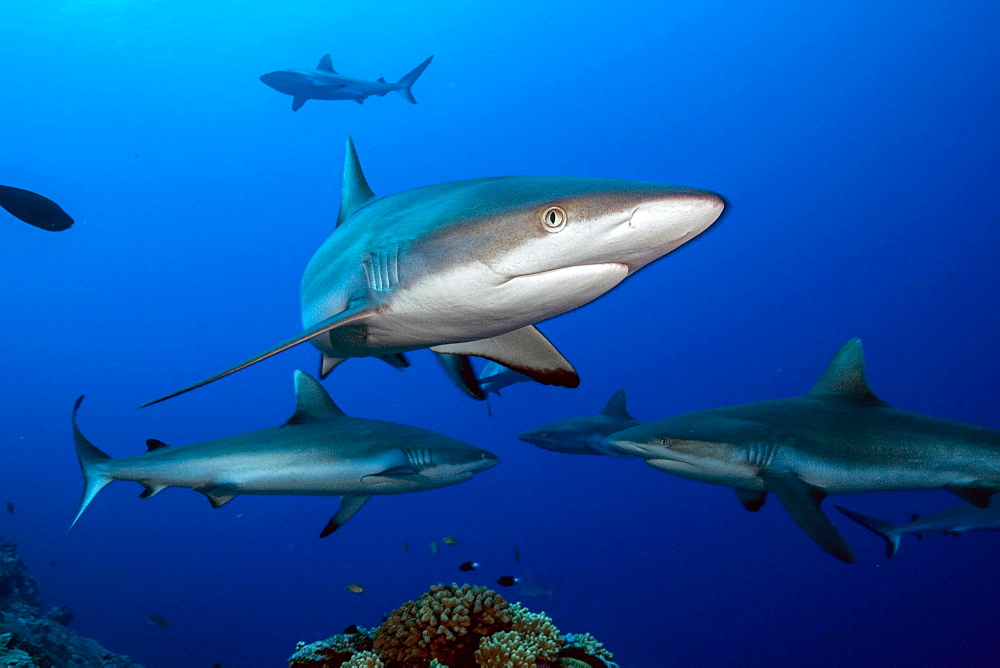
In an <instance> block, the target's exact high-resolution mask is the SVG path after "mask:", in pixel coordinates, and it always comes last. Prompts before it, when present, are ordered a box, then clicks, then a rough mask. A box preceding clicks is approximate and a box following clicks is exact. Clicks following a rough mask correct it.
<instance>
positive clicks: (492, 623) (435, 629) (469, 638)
mask: <svg viewBox="0 0 1000 668" xmlns="http://www.w3.org/2000/svg"><path fill="white" fill-rule="evenodd" d="M509 608H510V606H509V605H508V604H507V601H505V600H504V598H503V597H502V596H500V594H497V593H496V592H494V591H492V590H490V589H487V588H486V587H479V586H475V585H462V586H461V587H459V586H458V585H457V584H452V585H451V586H450V587H449V586H445V585H434V586H432V587H431V588H430V591H429V592H427V593H426V594H423V595H422V596H420V598H418V599H417V600H415V601H410V602H408V603H404V604H403V605H402V606H401V607H399V608H398V609H396V610H394V611H393V612H392V614H391V615H389V618H388V619H387V620H386V621H385V622H384V623H383V624H382V626H380V627H379V628H378V630H376V631H375V644H374V648H375V651H376V652H378V653H379V655H380V656H381V657H382V659H383V660H384V661H385V662H386V666H387V667H388V668H397V667H406V668H410V667H413V666H427V665H428V664H429V663H430V661H431V660H432V659H437V660H438V661H440V662H441V663H443V664H444V665H446V666H449V668H466V667H467V666H468V667H472V666H476V665H477V664H476V660H475V654H476V650H477V649H478V648H479V641H480V640H481V639H482V638H483V637H485V636H490V635H493V634H494V633H496V632H498V631H507V630H509V629H510V627H511V620H512V614H511V612H510V610H509Z"/></svg>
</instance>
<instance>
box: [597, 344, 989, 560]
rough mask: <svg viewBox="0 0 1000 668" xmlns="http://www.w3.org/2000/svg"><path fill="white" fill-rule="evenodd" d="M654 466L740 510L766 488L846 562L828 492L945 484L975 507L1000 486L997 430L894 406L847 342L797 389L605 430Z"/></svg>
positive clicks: (756, 502)
mask: <svg viewBox="0 0 1000 668" xmlns="http://www.w3.org/2000/svg"><path fill="white" fill-rule="evenodd" d="M608 441H609V443H610V445H611V446H612V447H614V448H616V449H618V450H620V451H622V452H625V453H628V454H633V455H638V456H640V457H644V458H645V459H646V463H648V464H649V465H650V466H652V467H653V468H656V469H659V470H661V471H666V472H668V473H673V474H675V475H679V476H682V477H685V478H690V479H692V480H700V481H703V482H709V483H713V484H716V485H725V486H728V487H732V488H734V489H735V490H736V494H737V496H738V498H739V499H740V501H741V502H742V503H743V505H744V506H745V507H746V508H747V509H748V510H759V509H760V507H761V506H762V505H763V503H764V500H765V499H766V497H767V494H768V493H773V494H774V495H775V496H777V497H778V499H779V500H780V501H781V503H782V504H783V505H784V507H785V508H786V509H787V510H788V512H789V513H790V514H791V516H792V518H793V519H794V520H795V521H796V523H798V525H799V526H800V527H801V528H802V529H803V530H804V531H805V532H806V533H807V534H808V535H809V537H810V538H812V539H813V540H814V541H816V543H818V544H819V545H820V547H822V548H823V549H824V550H826V551H827V552H829V553H830V554H831V555H833V556H834V557H836V558H838V559H840V560H842V561H845V562H852V561H854V555H853V553H852V552H851V549H850V547H849V546H848V545H847V542H846V541H845V540H844V539H843V537H842V536H841V535H840V534H839V533H838V532H837V530H836V528H835V527H834V526H833V524H832V523H831V522H830V520H829V518H828V517H827V516H826V515H825V514H824V513H823V511H822V509H821V508H820V503H821V502H822V500H823V499H824V498H826V497H827V496H828V495H830V494H857V493H861V492H890V491H901V490H920V489H936V488H944V489H948V490H950V491H952V492H954V493H955V494H956V495H958V496H959V497H961V498H962V499H964V500H966V501H968V502H970V503H973V504H975V505H977V506H979V507H986V506H987V505H988V503H989V498H990V497H991V496H992V495H993V494H995V493H996V492H997V491H998V490H1000V431H995V430H993V429H987V428H985V427H979V426H974V425H968V424H962V423H959V422H951V421H948V420H942V419H939V418H934V417H929V416H925V415H918V414H916V413H907V412H905V411H901V410H899V409H896V408H892V407H891V406H889V405H888V404H886V403H885V402H884V401H882V400H881V399H879V398H878V397H877V396H875V394H874V393H872V391H871V389H870V388H869V387H868V382H867V380H866V379H865V366H864V357H863V355H862V350H861V341H860V340H858V339H852V340H850V341H848V342H847V343H846V344H845V345H844V346H843V347H842V348H841V349H840V351H839V352H838V353H837V354H836V355H835V356H834V358H833V360H832V361H831V362H830V363H829V365H828V366H827V368H826V371H825V372H824V373H823V376H822V377H821V378H820V380H819V382H818V383H816V385H815V386H814V387H813V388H812V390H811V391H810V392H809V393H808V394H806V395H804V396H800V397H792V398H788V399H776V400H771V401H760V402H755V403H749V404H738V405H735V406H726V407H723V408H710V409H706V410H700V411H694V412H691V413H684V414H681V415H676V416H673V417H669V418H666V419H663V420H658V421H655V422H650V423H647V424H645V425H642V426H639V427H634V428H632V429H627V430H625V431H622V432H619V433H617V434H614V435H612V436H611V437H609V438H608Z"/></svg>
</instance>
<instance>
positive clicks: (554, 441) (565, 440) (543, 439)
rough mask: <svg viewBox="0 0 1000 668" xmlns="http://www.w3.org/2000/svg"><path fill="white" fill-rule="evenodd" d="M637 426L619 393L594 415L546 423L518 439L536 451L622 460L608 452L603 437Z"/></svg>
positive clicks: (610, 449) (623, 397)
mask: <svg viewBox="0 0 1000 668" xmlns="http://www.w3.org/2000/svg"><path fill="white" fill-rule="evenodd" d="M640 424H642V423H641V422H639V421H638V420H636V419H635V418H634V417H632V416H631V415H629V412H628V409H627V408H626V407H625V390H618V391H617V392H615V393H614V394H613V395H612V396H611V399H609V400H608V403H607V404H606V405H605V406H604V409H603V410H602V411H601V412H600V413H598V414H597V415H586V416H584V417H575V418H567V419H565V420H557V421H555V422H547V423H545V424H543V425H541V426H539V427H535V428H534V429H529V430H527V431H522V432H521V433H520V434H518V435H517V438H518V440H521V441H525V442H526V443H531V444H532V445H536V446H538V447H539V448H544V449H546V450H552V451H553V452H563V453H566V454H569V455H613V456H616V457H622V456H624V453H622V452H621V451H619V450H615V449H614V448H611V447H610V446H609V445H608V444H607V442H606V441H605V440H604V439H605V437H606V436H610V435H611V434H614V433H615V432H619V431H623V430H625V429H629V428H631V427H636V426H638V425H640Z"/></svg>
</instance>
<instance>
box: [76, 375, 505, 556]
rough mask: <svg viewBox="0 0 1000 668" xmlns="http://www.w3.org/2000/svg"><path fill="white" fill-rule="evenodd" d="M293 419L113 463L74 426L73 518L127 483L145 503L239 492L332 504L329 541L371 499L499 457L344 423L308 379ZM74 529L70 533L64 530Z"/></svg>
mask: <svg viewBox="0 0 1000 668" xmlns="http://www.w3.org/2000/svg"><path fill="white" fill-rule="evenodd" d="M295 398H296V404H297V405H296V408H295V413H294V414H293V415H292V417H291V418H289V420H288V421H287V422H286V423H285V424H283V425H281V426H280V427H272V428H270V429H260V430H257V431H251V432H247V433H244V434H237V435H235V436H227V437H225V438H218V439H215V440H212V441H205V442H203V443H195V444H194V445H187V446H183V447H177V448H171V447H167V446H166V445H165V444H163V443H161V442H159V441H155V440H150V441H148V442H147V445H148V447H149V451H148V452H147V453H146V454H145V455H141V456H139V457H124V458H121V459H111V458H110V457H108V455H106V454H104V453H103V452H101V451H100V450H98V449H97V448H96V447H95V446H94V445H93V444H92V443H90V441H88V440H87V439H86V438H85V437H84V435H83V434H82V433H81V432H80V429H79V427H77V422H76V413H77V410H78V409H79V408H80V403H81V401H82V400H83V397H80V399H79V400H77V403H76V406H75V407H74V409H73V438H74V441H75V442H76V453H77V456H78V457H79V459H80V468H81V469H82V471H83V478H84V483H85V488H84V492H83V498H82V499H81V501H80V508H79V510H78V511H77V514H76V518H75V519H74V520H73V524H74V525H75V524H76V522H77V520H79V519H80V516H81V515H82V514H83V511H84V510H86V508H87V506H88V505H90V502H91V501H92V500H93V499H94V497H95V496H96V495H97V493H98V492H100V491H101V490H102V489H103V488H104V487H105V485H107V484H108V483H111V482H113V481H115V480H131V481H134V482H137V483H139V484H140V485H142V486H143V487H145V488H146V490H145V491H144V492H143V493H142V494H141V496H142V498H148V497H150V496H153V495H154V494H157V493H158V492H160V491H161V490H163V489H166V488H167V487H190V488H191V489H193V490H195V491H196V492H201V493H202V494H204V495H205V496H206V497H208V500H209V501H210V502H211V503H212V507H214V508H218V507H220V506H222V505H223V504H226V503H228V502H229V501H230V500H231V499H233V498H234V497H236V496H238V495H240V494H311V495H335V496H340V497H341V498H340V501H341V505H340V510H338V511H337V514H336V515H334V516H333V519H331V520H330V522H329V523H328V524H327V525H326V527H325V528H324V529H323V532H322V533H321V534H320V537H321V538H322V537H323V536H327V535H329V534H330V533H332V532H333V531H335V530H336V529H338V528H339V527H340V526H342V525H343V524H344V523H345V522H347V520H349V519H350V518H351V517H352V516H353V515H354V513H356V512H357V511H358V510H359V509H360V508H361V506H363V505H364V504H365V502H366V501H368V499H369V498H371V496H373V495H375V494H403V493H406V492H418V491H421V490H427V489H435V488H437V487H444V486H446V485H454V484H455V483H459V482H463V481H465V480H468V479H470V478H471V477H472V476H473V474H474V473H476V472H478V471H482V470H484V469H488V468H490V467H491V466H493V465H494V464H496V463H497V461H498V458H497V456H496V455H494V454H493V453H491V452H487V451H486V450H482V449H480V448H477V447H475V446H472V445H469V444H468V443H463V442H462V441H459V440H456V439H454V438H450V437H448V436H444V435H443V434H438V433H435V432H432V431H428V430H426V429H419V428H417V427H410V426H406V425H401V424H394V423H391V422H381V421H379V420H365V419H362V418H352V417H347V416H346V415H344V413H343V412H342V411H341V410H340V409H339V408H337V406H336V405H335V404H334V403H333V400H332V399H330V396H329V395H328V394H327V393H326V391H325V390H324V389H323V387H322V386H321V385H320V384H319V382H318V381H316V380H315V379H314V378H313V377H312V376H309V375H308V374H305V373H303V372H301V371H296V372H295ZM71 526H72V525H71Z"/></svg>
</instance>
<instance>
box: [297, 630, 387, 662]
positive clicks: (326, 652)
mask: <svg viewBox="0 0 1000 668" xmlns="http://www.w3.org/2000/svg"><path fill="white" fill-rule="evenodd" d="M371 648H372V639H371V636H369V635H368V634H366V633H350V634H347V633H338V634H337V635H335V636H330V637H329V638H327V639H326V640H319V641H317V642H314V643H309V644H308V645H307V644H305V643H304V642H300V643H299V644H298V645H296V646H295V654H293V655H292V656H291V658H289V659H288V667H289V668H340V666H341V665H342V664H343V663H344V662H345V661H350V660H351V659H352V658H353V657H354V656H355V655H359V654H364V653H365V652H367V651H368V650H370V649H371ZM351 665H359V666H363V665H366V664H351Z"/></svg>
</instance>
